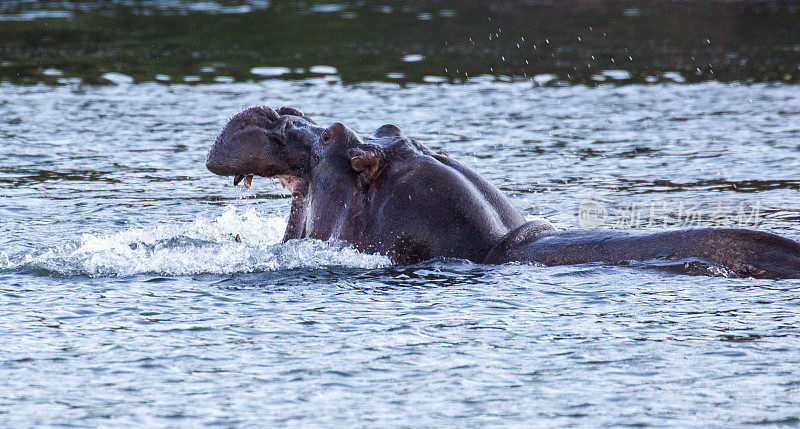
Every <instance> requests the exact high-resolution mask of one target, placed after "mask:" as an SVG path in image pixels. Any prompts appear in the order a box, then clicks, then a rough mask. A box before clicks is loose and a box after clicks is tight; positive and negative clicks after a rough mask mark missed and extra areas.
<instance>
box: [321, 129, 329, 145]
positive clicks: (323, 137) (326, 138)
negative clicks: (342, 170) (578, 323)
mask: <svg viewBox="0 0 800 429" xmlns="http://www.w3.org/2000/svg"><path fill="white" fill-rule="evenodd" d="M319 140H320V142H322V144H325V145H327V144H329V143H330V142H331V132H330V131H328V130H325V131H323V132H322V135H321V136H319Z"/></svg>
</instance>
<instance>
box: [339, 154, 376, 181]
mask: <svg viewBox="0 0 800 429" xmlns="http://www.w3.org/2000/svg"><path fill="white" fill-rule="evenodd" d="M347 156H348V157H349V158H350V166H351V167H353V170H355V171H357V172H359V173H362V174H363V175H364V178H365V179H367V181H370V180H372V179H374V178H375V176H376V175H377V174H378V171H379V170H380V164H381V155H380V152H379V151H378V150H377V149H374V148H365V147H354V148H351V149H350V150H348V151H347Z"/></svg>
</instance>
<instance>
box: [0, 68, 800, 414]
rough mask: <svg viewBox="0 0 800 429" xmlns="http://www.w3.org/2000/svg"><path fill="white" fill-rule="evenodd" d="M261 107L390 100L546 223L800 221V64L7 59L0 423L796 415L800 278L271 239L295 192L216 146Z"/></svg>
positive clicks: (794, 233) (348, 119)
mask: <svg viewBox="0 0 800 429" xmlns="http://www.w3.org/2000/svg"><path fill="white" fill-rule="evenodd" d="M258 104H269V105H272V106H278V105H290V106H294V107H297V108H299V109H301V110H302V111H304V112H307V113H309V114H311V115H312V116H313V117H314V118H316V119H317V120H318V122H320V123H324V124H330V123H332V122H334V121H341V122H344V123H346V124H347V125H349V126H350V127H352V128H354V129H356V130H359V131H361V132H368V131H371V130H373V129H375V128H377V127H378V126H380V125H381V124H383V123H386V122H392V123H395V124H397V125H398V126H400V127H401V128H402V129H404V130H405V131H406V133H407V134H409V135H411V136H413V137H414V138H417V139H419V140H420V141H422V142H423V143H425V144H427V145H428V146H430V147H432V148H435V149H439V150H446V151H447V152H448V153H449V154H450V155H451V156H453V157H454V158H457V159H459V160H461V161H462V162H464V163H466V164H467V165H470V166H472V167H473V168H474V169H476V170H477V171H478V172H480V173H481V174H483V175H484V176H486V177H487V178H488V179H489V180H490V181H491V182H493V183H495V184H496V185H498V186H499V187H500V188H502V189H503V190H504V191H505V192H506V193H508V194H509V195H511V196H512V199H513V201H514V202H515V203H516V204H518V205H519V207H520V208H521V209H522V210H523V212H524V213H525V214H526V215H528V216H531V217H534V216H539V217H544V218H546V219H548V220H550V221H551V222H553V223H554V224H556V226H558V227H559V228H578V219H577V217H576V215H577V213H578V205H579V202H580V201H581V200H582V199H594V200H596V201H600V202H602V204H604V205H605V207H607V209H608V211H609V213H610V214H611V215H614V214H617V215H619V214H620V213H624V209H625V207H628V206H630V205H635V204H642V205H644V206H647V207H650V206H649V205H651V204H658V207H660V208H662V209H663V211H664V213H667V216H666V217H664V218H663V219H661V220H659V221H658V222H656V223H655V224H654V225H651V226H650V227H657V228H660V227H663V226H668V227H669V226H675V224H676V223H677V222H678V221H681V220H685V219H682V218H681V217H680V214H678V213H677V212H678V210H679V207H682V206H681V204H687V203H692V204H696V205H699V206H701V207H703V208H704V210H707V209H708V208H710V207H719V208H721V209H720V211H719V212H718V213H717V214H718V215H720V216H722V217H723V218H725V217H726V216H727V219H736V215H737V207H740V206H741V204H747V207H751V208H752V207H757V208H758V211H757V213H750V216H749V217H748V218H747V219H746V220H747V221H748V222H751V224H752V225H755V224H757V226H758V228H760V229H764V230H768V231H773V232H777V233H780V234H783V235H786V236H789V237H793V238H799V237H800V227H798V225H800V223H798V221H800V196H798V189H800V178H799V177H798V171H800V125H798V124H800V122H798V118H799V117H800V91H799V90H798V88H797V87H796V86H791V85H783V84H774V85H765V84H755V85H738V84H722V83H714V82H709V83H702V84H696V85H688V84H685V85H679V84H657V85H629V86H610V85H608V86H606V85H601V86H599V87H596V88H588V87H584V86H570V87H540V86H536V85H535V84H533V83H531V82H517V83H509V82H500V81H495V80H492V79H486V80H483V79H472V80H470V81H469V83H466V84H442V85H433V84H409V85H407V86H403V87H401V86H398V85H396V84H391V83H359V84H342V83H341V82H340V81H339V80H338V79H336V78H330V77H329V78H318V79H307V80H294V81H280V80H266V81H263V82H258V83H230V84H199V85H160V84H155V83H139V84H125V83H122V84H120V85H111V86H86V85H80V84H67V85H61V86H45V85H34V86H17V85H12V84H8V83H5V84H0V141H2V145H0V304H1V305H0V320H2V322H0V335H1V336H2V338H3V344H2V346H0V380H2V381H0V386H2V388H0V426H4V427H9V426H16V427H26V426H33V425H37V424H46V425H76V426H95V425H117V424H128V425H135V426H145V425H170V426H172V425H175V426H197V425H200V424H212V425H222V426H236V425H239V424H254V425H255V424H259V425H273V424H280V425H291V426H309V425H322V426H333V425H353V424H356V425H365V426H376V425H379V426H384V425H386V426H482V425H484V424H504V425H532V426H554V425H580V426H608V425H625V426H629V425H634V426H651V425H652V426H663V425H674V426H709V425H710V426H726V427H727V426H739V425H745V424H768V425H780V424H788V425H796V424H797V423H798V421H800V420H798V419H800V369H798V368H800V343H798V340H799V339H800V327H798V326H800V305H799V304H800V283H798V282H797V281H792V280H785V281H771V280H753V279H731V278H725V277H722V276H685V275H679V274H674V273H672V272H670V271H669V270H666V271H665V270H659V269H655V268H653V267H608V266H602V265H590V266H574V267H554V268H546V267H537V266H529V265H505V266H482V265H475V264H469V263H465V262H460V261H431V262H426V263H422V264H419V265H415V266H409V267H392V266H389V264H388V261H387V260H386V259H385V258H383V257H381V256H376V255H363V254H359V253H357V252H355V251H353V250H352V249H349V248H347V247H346V246H342V245H340V244H337V243H323V242H318V241H313V240H299V241H295V242H291V243H288V244H285V245H283V244H280V239H281V236H282V234H283V228H284V227H285V224H286V221H285V219H286V217H287V215H288V206H289V197H288V194H287V193H286V192H285V191H284V190H283V189H281V188H280V186H279V185H276V184H275V183H272V182H271V181H268V180H265V179H260V180H259V179H256V180H255V182H254V186H253V188H252V189H251V190H249V191H246V190H244V189H241V188H233V187H232V186H231V184H230V180H229V179H224V178H221V177H218V176H213V175H212V174H210V173H209V172H208V171H206V170H205V166H204V157H205V152H206V151H207V149H208V148H209V146H210V144H211V142H212V141H213V139H214V137H215V135H216V133H217V132H218V131H219V130H220V129H221V127H222V126H223V125H224V123H225V121H226V120H227V119H228V118H229V117H230V116H232V115H233V114H235V113H236V112H238V111H240V110H241V109H243V108H245V107H248V106H252V105H258ZM613 220H614V216H611V217H610V218H609V220H608V222H607V223H606V224H605V225H604V227H615V226H619V225H616V224H614V223H613ZM713 220H714V219H710V218H700V219H699V220H698V222H699V224H707V223H708V222H712V221H713ZM739 220H742V219H739ZM634 226H638V227H648V225H647V224H638V225H634ZM237 234H238V235H240V236H241V238H242V243H237V242H236V241H235V240H234V237H235V236H236V235H237Z"/></svg>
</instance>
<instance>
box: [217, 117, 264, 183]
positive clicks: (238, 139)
mask: <svg viewBox="0 0 800 429" xmlns="http://www.w3.org/2000/svg"><path fill="white" fill-rule="evenodd" d="M269 144H270V140H269V137H268V136H267V134H266V131H264V130H262V129H259V128H255V127H250V128H246V129H244V130H241V131H238V132H235V133H233V134H232V135H226V134H225V133H223V134H221V135H220V136H219V137H218V138H217V141H216V142H215V143H214V146H212V147H211V150H209V151H208V155H207V157H206V168H208V170H209V171H211V172H212V173H214V174H218V175H220V176H236V175H249V174H260V173H262V172H261V171H259V170H260V167H261V165H260V164H261V163H260V161H261V160H263V159H264V158H265V157H266V154H267V149H268V148H269Z"/></svg>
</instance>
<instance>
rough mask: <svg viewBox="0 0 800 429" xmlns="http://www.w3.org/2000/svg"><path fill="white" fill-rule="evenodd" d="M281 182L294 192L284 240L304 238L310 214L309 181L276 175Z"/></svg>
mask: <svg viewBox="0 0 800 429" xmlns="http://www.w3.org/2000/svg"><path fill="white" fill-rule="evenodd" d="M276 177H278V179H280V181H281V184H282V185H283V186H284V187H286V188H287V189H289V192H291V193H292V206H291V208H290V209H289V220H288V221H287V222H286V232H285V233H284V234H283V242H284V243H286V242H287V241H289V240H291V239H294V238H303V237H304V236H305V224H306V217H307V215H308V181H307V180H305V179H302V178H299V177H295V176H283V175H282V176H276Z"/></svg>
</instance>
